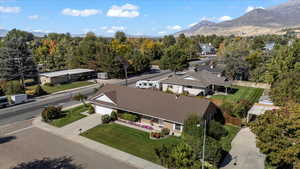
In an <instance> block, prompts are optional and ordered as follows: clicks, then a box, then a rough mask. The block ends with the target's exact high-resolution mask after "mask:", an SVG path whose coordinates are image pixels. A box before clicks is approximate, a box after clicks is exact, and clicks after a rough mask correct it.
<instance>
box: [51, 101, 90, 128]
mask: <svg viewBox="0 0 300 169" xmlns="http://www.w3.org/2000/svg"><path fill="white" fill-rule="evenodd" d="M87 109H88V108H87V107H86V106H84V105H80V106H77V107H74V108H72V109H68V110H65V111H63V113H64V116H63V117H62V118H59V119H56V120H53V121H51V122H50V124H51V125H53V126H56V127H63V126H65V125H68V124H70V123H73V122H74V121H77V120H80V119H82V118H84V117H86V115H83V114H81V113H82V112H85V111H87Z"/></svg>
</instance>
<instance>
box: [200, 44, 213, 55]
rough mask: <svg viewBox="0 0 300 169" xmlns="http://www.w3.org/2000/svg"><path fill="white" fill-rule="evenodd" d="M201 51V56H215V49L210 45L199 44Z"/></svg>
mask: <svg viewBox="0 0 300 169" xmlns="http://www.w3.org/2000/svg"><path fill="white" fill-rule="evenodd" d="M200 47H201V49H202V52H201V54H202V55H214V54H216V49H215V47H214V46H213V45H212V44H211V43H200Z"/></svg>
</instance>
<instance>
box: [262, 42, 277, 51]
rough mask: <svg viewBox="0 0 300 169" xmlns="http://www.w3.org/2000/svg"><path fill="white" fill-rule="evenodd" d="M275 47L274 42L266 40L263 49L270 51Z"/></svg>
mask: <svg viewBox="0 0 300 169" xmlns="http://www.w3.org/2000/svg"><path fill="white" fill-rule="evenodd" d="M274 47H275V42H268V43H267V44H266V45H265V47H264V50H266V51H271V50H273V49H274Z"/></svg>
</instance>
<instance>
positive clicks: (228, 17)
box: [218, 16, 232, 22]
mask: <svg viewBox="0 0 300 169" xmlns="http://www.w3.org/2000/svg"><path fill="white" fill-rule="evenodd" d="M229 20H232V17H230V16H221V17H220V18H218V21H220V22H223V21H229Z"/></svg>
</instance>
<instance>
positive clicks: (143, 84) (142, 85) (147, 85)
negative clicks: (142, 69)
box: [135, 80, 160, 89]
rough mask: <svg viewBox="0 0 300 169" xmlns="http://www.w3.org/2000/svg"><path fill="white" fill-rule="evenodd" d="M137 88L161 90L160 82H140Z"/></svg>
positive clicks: (137, 83) (136, 85)
mask: <svg viewBox="0 0 300 169" xmlns="http://www.w3.org/2000/svg"><path fill="white" fill-rule="evenodd" d="M135 87H136V88H141V89H151V88H156V89H160V83H159V82H158V81H148V80H140V81H137V82H136V84H135Z"/></svg>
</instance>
